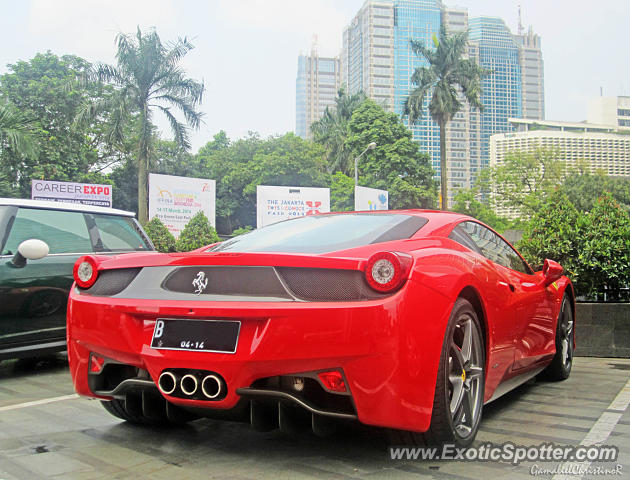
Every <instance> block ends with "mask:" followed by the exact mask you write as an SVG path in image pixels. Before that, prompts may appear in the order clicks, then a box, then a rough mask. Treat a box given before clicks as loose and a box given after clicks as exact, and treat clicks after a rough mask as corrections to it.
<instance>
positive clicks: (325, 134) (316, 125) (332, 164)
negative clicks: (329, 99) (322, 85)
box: [311, 87, 367, 175]
mask: <svg viewBox="0 0 630 480" xmlns="http://www.w3.org/2000/svg"><path fill="white" fill-rule="evenodd" d="M366 98H367V97H366V96H365V94H364V93H363V92H359V93H355V94H352V95H349V94H348V93H347V92H346V90H345V88H344V87H341V88H340V89H339V91H338V92H337V97H336V98H335V107H334V108H330V107H326V110H325V111H324V115H323V116H322V118H320V119H319V120H317V121H315V122H313V124H312V125H311V131H312V132H313V140H315V142H317V143H319V144H321V145H323V146H324V147H325V148H326V154H325V155H326V156H325V160H326V163H327V164H328V170H329V171H330V172H331V173H332V172H336V171H341V172H343V173H345V174H346V175H348V174H350V170H351V168H352V165H351V164H352V159H353V154H352V150H351V149H350V148H348V145H347V144H346V139H347V138H348V135H349V129H348V125H349V124H350V118H351V117H352V113H353V112H354V111H355V110H356V108H357V107H358V106H359V105H361V104H362V103H363V102H364V101H365V99H366Z"/></svg>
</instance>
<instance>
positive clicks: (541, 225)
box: [518, 191, 586, 282]
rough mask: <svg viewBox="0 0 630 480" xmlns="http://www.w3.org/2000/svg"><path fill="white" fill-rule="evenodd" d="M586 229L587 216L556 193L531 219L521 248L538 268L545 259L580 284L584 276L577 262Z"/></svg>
mask: <svg viewBox="0 0 630 480" xmlns="http://www.w3.org/2000/svg"><path fill="white" fill-rule="evenodd" d="M585 228H586V218H585V216H584V215H583V214H581V213H580V212H578V210H577V209H576V208H575V206H574V205H573V204H572V203H571V201H570V200H569V198H568V197H567V196H566V194H565V193H564V192H562V191H558V192H554V193H553V194H552V195H551V196H550V197H548V198H546V199H545V200H544V201H543V202H542V203H541V205H540V208H539V209H538V210H537V211H536V213H535V214H534V216H533V217H532V218H531V219H530V221H529V223H528V224H527V227H526V228H525V231H524V232H523V239H522V240H521V241H520V242H519V244H518V248H519V251H520V252H521V253H522V254H523V256H524V257H525V259H526V260H527V261H528V262H529V263H530V264H531V265H533V266H535V267H541V266H542V264H543V262H544V260H545V259H546V258H549V259H551V260H555V261H557V262H559V263H560V264H561V265H562V266H563V267H564V269H565V270H566V271H567V272H568V274H569V276H570V277H571V278H572V280H573V281H574V282H577V280H578V277H579V275H580V273H581V269H580V266H579V263H578V261H577V259H578V253H579V252H578V250H579V239H580V238H581V236H582V235H583V233H584V230H585Z"/></svg>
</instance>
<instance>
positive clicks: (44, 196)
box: [31, 180, 112, 207]
mask: <svg viewBox="0 0 630 480" xmlns="http://www.w3.org/2000/svg"><path fill="white" fill-rule="evenodd" d="M31 198H32V199H33V200H50V201H53V202H67V203H82V204H83V205H97V206H99V207H111V206H112V186H111V185H94V184H91V183H75V182H57V181H55V180H32V181H31Z"/></svg>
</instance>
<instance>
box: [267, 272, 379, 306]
mask: <svg viewBox="0 0 630 480" xmlns="http://www.w3.org/2000/svg"><path fill="white" fill-rule="evenodd" d="M276 270H277V271H278V273H279V274H280V276H281V277H282V279H283V280H284V281H285V283H286V284H287V286H288V287H289V289H290V290H291V292H292V293H293V294H294V295H295V296H296V297H298V298H299V299H301V300H306V301H311V302H340V301H341V302H343V301H353V300H372V299H377V298H383V297H387V296H388V295H387V294H382V293H378V292H375V291H374V290H372V289H371V288H370V287H369V286H368V284H367V283H366V281H365V277H364V274H363V272H360V271H358V270H339V269H329V268H293V267H276Z"/></svg>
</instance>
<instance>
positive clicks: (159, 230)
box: [144, 217, 175, 253]
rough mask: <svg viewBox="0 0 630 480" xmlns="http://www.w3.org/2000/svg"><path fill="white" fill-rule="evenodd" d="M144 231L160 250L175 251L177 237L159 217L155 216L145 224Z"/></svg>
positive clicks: (165, 251)
mask: <svg viewBox="0 0 630 480" xmlns="http://www.w3.org/2000/svg"><path fill="white" fill-rule="evenodd" d="M144 231H145V232H147V235H148V236H149V238H150V239H151V241H152V242H153V245H155V249H156V250H157V251H158V252H163V253H168V252H174V251H175V237H174V236H173V234H172V233H171V232H169V231H168V228H166V226H165V225H164V224H163V223H162V221H161V220H160V219H159V218H158V217H153V218H152V219H151V220H150V221H149V222H147V224H146V225H145V226H144Z"/></svg>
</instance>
